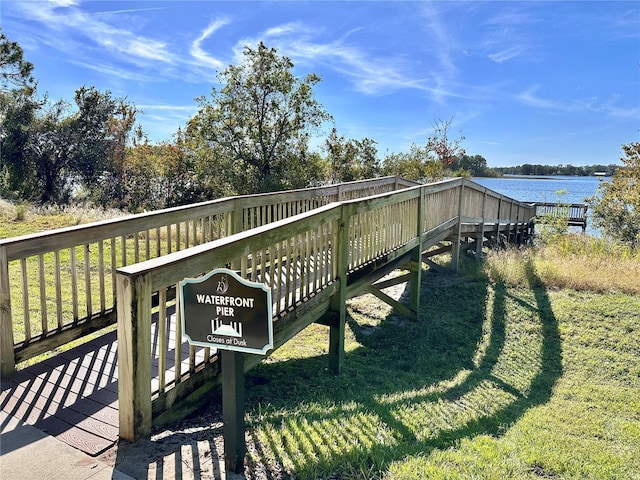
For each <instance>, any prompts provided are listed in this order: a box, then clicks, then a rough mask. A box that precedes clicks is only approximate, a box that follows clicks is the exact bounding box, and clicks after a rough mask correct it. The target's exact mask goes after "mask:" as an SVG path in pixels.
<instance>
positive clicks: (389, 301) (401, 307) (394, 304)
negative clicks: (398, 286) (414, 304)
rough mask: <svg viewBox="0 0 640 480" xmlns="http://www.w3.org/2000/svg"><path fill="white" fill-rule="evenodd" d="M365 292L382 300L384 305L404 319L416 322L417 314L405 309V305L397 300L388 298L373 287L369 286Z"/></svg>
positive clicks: (407, 308)
mask: <svg viewBox="0 0 640 480" xmlns="http://www.w3.org/2000/svg"><path fill="white" fill-rule="evenodd" d="M367 292H369V293H371V294H373V295H375V296H376V297H378V298H379V299H380V300H382V301H383V302H384V303H386V304H388V305H391V306H392V307H393V308H395V309H396V310H397V311H398V312H400V313H401V314H402V315H404V316H405V317H409V318H410V319H412V320H417V319H418V314H417V312H414V311H413V310H412V309H411V308H409V307H407V306H406V305H404V304H402V303H400V302H398V301H397V300H395V299H394V298H392V297H390V296H389V295H387V294H386V293H384V292H383V291H382V290H378V289H377V288H375V287H374V286H373V285H370V286H369V288H367Z"/></svg>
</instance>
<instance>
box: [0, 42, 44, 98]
mask: <svg viewBox="0 0 640 480" xmlns="http://www.w3.org/2000/svg"><path fill="white" fill-rule="evenodd" d="M32 72H33V64H32V63H31V62H27V61H26V60H25V59H24V51H23V50H22V47H21V46H20V45H19V44H18V43H17V42H12V41H10V40H9V39H8V38H7V37H6V36H5V34H4V33H2V32H1V31H0V90H1V91H2V92H7V91H9V90H11V89H15V88H18V89H25V88H26V89H30V90H34V89H35V87H36V82H35V79H34V78H33V75H32Z"/></svg>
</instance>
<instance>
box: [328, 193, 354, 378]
mask: <svg viewBox="0 0 640 480" xmlns="http://www.w3.org/2000/svg"><path fill="white" fill-rule="evenodd" d="M350 212H351V211H350V208H349V205H348V204H347V205H343V206H342V207H341V214H340V222H339V227H338V232H337V234H336V239H337V245H335V246H334V258H335V261H336V262H337V264H336V265H337V280H338V281H339V282H340V288H339V290H338V292H337V293H335V294H334V295H332V296H331V300H330V308H331V310H332V311H334V312H336V313H337V322H336V325H333V326H330V327H329V369H330V370H332V371H333V372H334V373H336V374H341V373H342V370H343V368H344V336H345V324H346V320H347V271H348V269H349V250H348V248H349V217H350Z"/></svg>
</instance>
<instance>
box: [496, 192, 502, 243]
mask: <svg viewBox="0 0 640 480" xmlns="http://www.w3.org/2000/svg"><path fill="white" fill-rule="evenodd" d="M501 215H502V195H500V200H498V218H497V219H496V228H495V235H496V238H495V244H494V248H498V246H499V245H500V221H501V219H502V216H501Z"/></svg>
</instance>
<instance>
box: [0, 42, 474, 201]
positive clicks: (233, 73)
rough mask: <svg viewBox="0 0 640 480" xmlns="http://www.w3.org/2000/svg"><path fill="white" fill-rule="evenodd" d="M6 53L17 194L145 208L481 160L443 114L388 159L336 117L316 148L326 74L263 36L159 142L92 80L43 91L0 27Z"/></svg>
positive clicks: (4, 132)
mask: <svg viewBox="0 0 640 480" xmlns="http://www.w3.org/2000/svg"><path fill="white" fill-rule="evenodd" d="M0 53H1V55H2V59H1V64H0V80H1V81H2V84H1V87H0V90H1V91H0V109H1V110H0V111H1V114H2V120H3V122H2V129H1V130H0V141H1V142H2V145H1V149H0V153H1V159H0V194H1V195H2V196H4V197H7V198H13V199H17V200H26V201H31V202H42V203H56V204H65V203H69V202H78V201H84V202H93V203H95V204H98V205H101V206H105V207H107V206H108V207H116V208H120V209H124V210H128V211H131V212H138V211H142V210H151V209H158V208H164V207H170V206H176V205H182V204H187V203H191V202H195V201H200V200H205V199H211V198H217V197H220V196H225V195H237V194H252V193H259V192H268V191H276V190H284V189H293V188H303V187H308V186H312V185H318V184H323V183H334V182H343V181H351V180H359V179H365V178H372V177H376V176H380V175H402V176H404V177H407V178H409V179H416V180H424V181H433V180H439V179H442V178H443V177H444V176H445V175H447V174H449V173H450V172H451V171H452V170H451V169H452V167H454V166H455V167H457V166H458V165H459V164H460V162H467V163H469V164H470V165H471V164H472V163H473V161H471V160H469V161H467V160H465V159H466V158H467V157H466V155H465V153H464V150H463V149H462V147H461V141H462V139H463V137H462V136H460V138H451V135H450V127H451V120H439V121H437V122H434V124H433V126H434V132H433V134H432V135H430V136H429V137H428V138H427V141H426V144H425V145H423V146H417V145H414V146H412V147H411V150H410V152H408V153H402V154H388V155H387V156H386V157H385V158H384V159H383V160H380V158H379V154H378V149H377V143H376V142H375V140H373V139H370V138H362V139H349V138H345V137H344V136H342V135H340V134H339V133H338V131H337V129H336V128H335V127H334V128H332V129H331V131H330V133H329V134H328V135H327V137H326V139H325V140H324V143H323V145H322V148H320V149H319V150H320V151H314V150H312V149H311V148H310V145H309V144H310V140H311V138H312V136H314V135H316V136H317V135H318V134H319V133H321V131H322V128H323V127H324V126H326V125H327V124H328V123H329V124H330V123H331V121H332V120H333V119H332V116H331V115H330V114H329V113H328V112H327V111H326V110H325V109H324V107H323V106H322V105H321V104H320V103H319V102H318V100H317V99H316V98H315V95H314V87H315V86H316V85H317V84H318V83H319V82H320V81H321V79H320V77H319V76H318V75H316V74H313V73H312V74H309V75H306V76H304V77H303V78H297V77H295V76H294V75H293V67H294V65H293V62H292V61H291V59H289V58H288V57H285V56H281V55H279V54H278V52H277V51H276V50H275V49H274V48H268V47H267V46H266V45H264V44H263V43H260V44H259V45H258V46H257V47H256V48H250V47H246V48H245V49H244V55H243V59H242V61H241V62H240V63H239V64H238V65H230V66H228V67H227V68H226V69H224V70H223V71H221V72H220V73H219V84H220V85H221V87H220V88H217V87H213V88H212V89H211V92H210V94H209V95H208V96H202V97H200V98H198V99H196V101H197V103H198V111H197V113H196V115H194V116H193V117H192V118H191V119H189V121H188V122H187V123H186V125H184V126H183V127H181V128H179V129H178V131H177V132H176V134H175V136H174V138H173V140H172V141H165V142H159V143H155V144H152V143H151V142H150V141H149V139H148V137H147V136H146V134H145V133H144V131H143V130H142V128H141V127H140V126H139V125H138V124H136V115H137V113H138V111H137V109H136V107H135V105H134V104H132V103H131V102H128V101H127V100H126V98H116V97H114V96H113V95H112V94H111V92H109V91H99V90H97V89H96V88H94V87H86V86H82V87H80V88H78V89H77V90H76V92H75V96H74V103H73V104H69V103H67V102H64V101H62V100H58V101H52V100H50V99H49V98H48V97H47V95H46V94H45V95H43V96H39V95H38V93H37V82H36V80H35V79H34V78H33V75H32V72H33V65H32V64H31V63H30V62H28V61H26V60H25V59H24V58H23V50H22V48H21V47H20V45H19V44H18V43H16V42H12V41H10V40H9V39H8V38H6V36H5V35H4V34H1V38H0ZM476 163H477V162H476ZM484 166H486V161H484Z"/></svg>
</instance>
